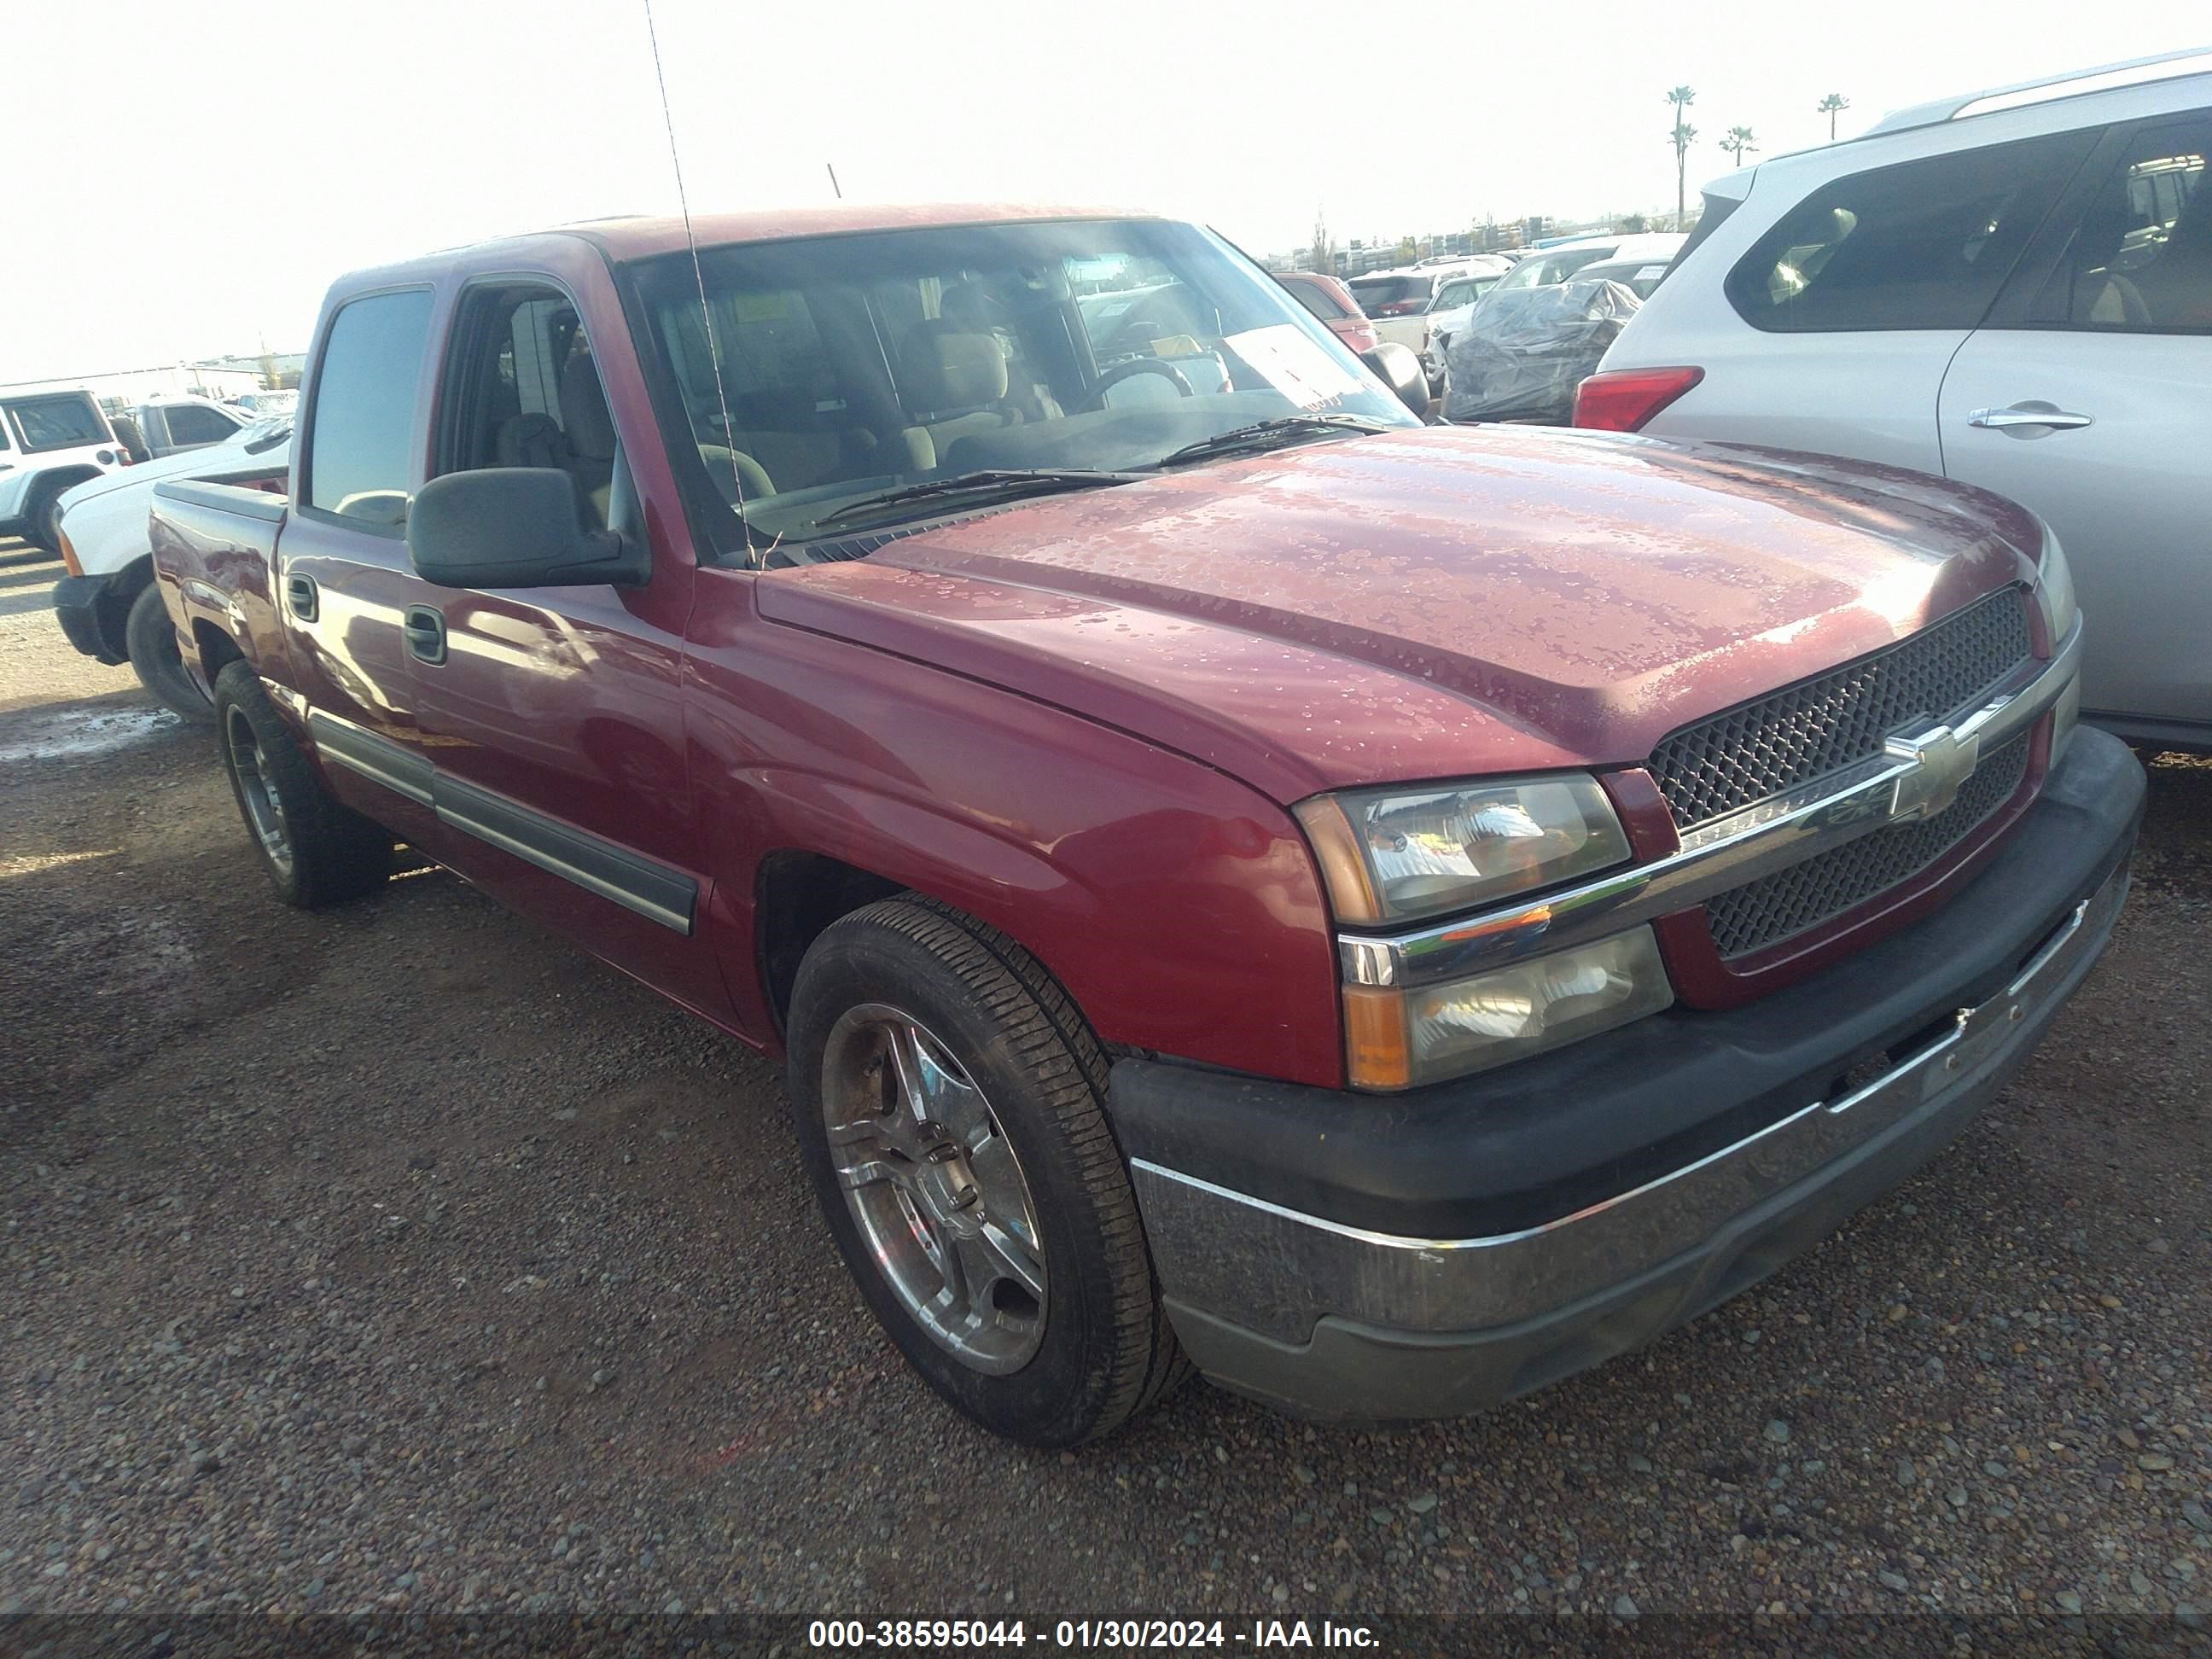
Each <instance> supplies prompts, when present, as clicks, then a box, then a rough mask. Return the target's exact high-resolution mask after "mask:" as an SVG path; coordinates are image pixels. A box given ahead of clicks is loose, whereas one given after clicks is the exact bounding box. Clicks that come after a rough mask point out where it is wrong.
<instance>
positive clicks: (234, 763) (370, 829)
mask: <svg viewBox="0 0 2212 1659" xmlns="http://www.w3.org/2000/svg"><path fill="white" fill-rule="evenodd" d="M215 718H216V726H217V727H218V737H219V740H220V744H221V747H222V766H223V770H224V771H225V772H226V773H227V774H228V775H229V777H230V787H231V793H233V794H234V795H235V796H236V797H237V799H238V810H239V812H240V816H241V817H244V818H245V820H246V829H247V830H248V832H249V833H251V834H252V837H253V844H254V848H255V851H256V852H257V853H258V854H259V855H260V859H261V866H262V868H263V869H264V870H265V871H266V872H268V875H269V880H270V884H271V885H272V886H274V887H275V888H276V894H277V896H278V897H280V898H282V899H283V901H284V902H286V903H287V904H290V905H295V906H297V907H298V908H300V909H302V910H315V909H319V908H322V907H323V906H324V905H326V904H337V903H339V902H343V901H344V900H346V899H349V898H358V897H360V896H362V894H363V893H368V892H372V891H374V890H375V889H377V888H379V887H380V886H382V885H383V884H384V881H385V878H386V877H387V876H389V875H390V874H391V873H392V835H391V832H390V831H389V830H386V829H384V828H383V827H382V826H380V825H379V824H375V823H371V822H370V821H369V820H368V819H367V818H365V817H362V816H361V814H360V813H358V812H356V811H352V810H351V809H350V808H349V807H346V806H344V805H341V804H340V803H339V801H338V799H337V797H336V796H335V795H333V794H331V792H330V791H329V790H328V789H325V787H323V782H322V780H321V779H320V778H318V777H317V776H316V775H315V771H314V769H313V767H312V766H310V765H309V764H308V763H307V755H306V754H305V753H304V752H303V751H302V750H301V748H300V745H299V744H298V742H297V741H296V740H295V738H293V736H292V731H291V728H290V727H289V726H286V725H285V724H284V720H283V716H282V715H280V714H277V712H276V706H275V705H274V704H272V703H271V702H270V701H269V694H268V693H267V692H266V691H264V690H262V689H261V680H260V677H259V676H258V675H257V674H256V673H255V672H254V671H253V665H252V664H251V663H248V662H243V661H240V662H234V663H232V664H230V665H228V667H226V668H224V670H223V671H222V672H221V673H220V674H218V675H216V680H215Z"/></svg>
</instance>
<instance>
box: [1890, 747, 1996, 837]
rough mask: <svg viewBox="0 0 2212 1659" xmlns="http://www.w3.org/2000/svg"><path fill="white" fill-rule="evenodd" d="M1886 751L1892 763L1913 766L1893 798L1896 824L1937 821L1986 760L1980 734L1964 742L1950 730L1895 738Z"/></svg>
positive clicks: (1892, 805) (1891, 807)
mask: <svg viewBox="0 0 2212 1659" xmlns="http://www.w3.org/2000/svg"><path fill="white" fill-rule="evenodd" d="M1882 747H1883V748H1884V749H1885V750H1887V751H1888V754H1889V756H1890V758H1891V759H1893V760H1897V761H1910V762H1911V767H1910V769H1908V770H1907V771H1906V772H1905V775H1903V776H1902V777H1900V778H1899V779H1898V781H1897V784H1896V787H1895V789H1894V790H1893V793H1891V795H1890V800H1889V821H1890V822H1891V823H1906V822H1908V821H1910V820H1911V819H1913V818H1932V817H1935V816H1936V814H1937V813H1938V812H1940V811H1942V810H1943V809H1944V808H1945V807H1947V806H1948V805H1950V804H1951V803H1952V802H1953V801H1954V800H1956V799H1958V798H1959V790H1960V787H1961V786H1963V785H1964V784H1965V783H1966V780H1967V779H1968V778H1971V777H1972V776H1973V775H1974V768H1975V767H1976V766H1977V765H1978V764H1979V763H1980V761H1981V758H1982V738H1981V733H1980V732H1975V733H1974V734H1973V735H1972V736H1971V737H1965V738H1962V737H1960V735H1959V734H1958V733H1957V732H1954V731H1953V730H1952V729H1951V728H1950V727H1949V726H1937V727H1936V728H1935V729H1934V730H1933V731H1930V732H1913V733H1911V734H1907V735H1899V736H1898V737H1893V738H1889V739H1887V741H1886V742H1885V743H1884V744H1882Z"/></svg>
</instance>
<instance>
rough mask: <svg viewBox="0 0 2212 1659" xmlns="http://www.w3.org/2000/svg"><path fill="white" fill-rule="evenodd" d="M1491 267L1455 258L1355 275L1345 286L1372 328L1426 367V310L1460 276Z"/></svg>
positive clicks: (1427, 351) (1485, 272)
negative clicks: (1372, 321) (1370, 321)
mask: <svg viewBox="0 0 2212 1659" xmlns="http://www.w3.org/2000/svg"><path fill="white" fill-rule="evenodd" d="M1490 270H1491V267H1490V266H1489V265H1488V264H1484V265H1483V266H1481V267H1480V268H1477V267H1474V266H1472V265H1470V264H1468V263H1467V262H1465V261H1455V262H1454V263H1453V264H1449V265H1431V266H1414V267H1410V268H1408V269H1406V270H1377V271H1370V273H1369V274H1368V275H1366V276H1354V277H1353V278H1352V280H1351V281H1350V282H1349V283H1346V287H1347V288H1349V289H1351V290H1352V298H1353V299H1355V300H1357V301H1358V302H1359V308H1360V309H1361V310H1362V311H1364V312H1365V313H1367V315H1368V316H1369V317H1370V318H1372V319H1374V322H1375V331H1376V333H1377V334H1378V335H1380V336H1381V337H1383V339H1385V340H1389V341H1391V342H1394V343H1396V344H1399V345H1401V346H1404V347H1405V348H1406V349H1407V350H1408V351H1411V352H1412V353H1413V355H1414V356H1417V357H1419V359H1420V360H1421V364H1422V367H1423V368H1428V367H1429V364H1430V351H1429V311H1430V307H1432V306H1433V305H1434V304H1435V303H1436V301H1437V295H1439V294H1441V293H1443V290H1444V289H1445V288H1447V287H1448V286H1450V285H1452V284H1453V283H1455V282H1457V281H1459V280H1460V279H1462V278H1463V277H1467V276H1475V275H1478V274H1480V275H1488V274H1490Z"/></svg>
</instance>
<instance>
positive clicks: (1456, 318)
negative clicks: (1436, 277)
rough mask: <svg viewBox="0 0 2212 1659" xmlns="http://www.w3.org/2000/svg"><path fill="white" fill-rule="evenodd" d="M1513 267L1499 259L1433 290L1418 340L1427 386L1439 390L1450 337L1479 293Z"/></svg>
mask: <svg viewBox="0 0 2212 1659" xmlns="http://www.w3.org/2000/svg"><path fill="white" fill-rule="evenodd" d="M1512 269H1513V266H1512V264H1511V262H1510V260H1504V259H1500V260H1498V263H1497V265H1496V267H1495V268H1494V269H1486V270H1474V271H1462V272H1461V273H1459V274H1458V275H1455V276H1453V278H1452V279H1451V280H1450V281H1449V282H1448V283H1442V284H1440V285H1439V286H1438V287H1437V293H1436V297H1435V298H1434V299H1432V300H1431V301H1429V308H1428V311H1427V312H1426V313H1425V316H1424V320H1425V323H1426V325H1427V328H1426V335H1425V338H1424V339H1423V341H1422V343H1421V352H1420V356H1421V367H1422V368H1424V369H1425V370H1427V371H1428V376H1429V385H1430V386H1431V387H1432V388H1436V389H1441V388H1442V387H1443V382H1444V354H1445V352H1446V351H1447V350H1448V349H1449V348H1450V345H1451V337H1452V336H1453V335H1454V334H1455V333H1457V332H1458V331H1460V330H1461V329H1462V328H1464V327H1465V326H1466V325H1467V319H1468V317H1469V316H1471V315H1472V314H1473V313H1474V307H1475V306H1476V305H1477V304H1478V303H1480V301H1481V299H1482V296H1483V295H1486V294H1487V293H1489V292H1490V290H1491V289H1493V288H1496V287H1497V286H1498V283H1500V282H1501V281H1502V280H1504V276H1505V273H1506V272H1507V271H1509V270H1512Z"/></svg>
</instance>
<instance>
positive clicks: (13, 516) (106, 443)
mask: <svg viewBox="0 0 2212 1659" xmlns="http://www.w3.org/2000/svg"><path fill="white" fill-rule="evenodd" d="M124 465H128V463H127V461H126V460H125V457H124V453H123V446H122V445H121V444H119V443H118V442H117V441H116V440H115V433H114V430H113V428H111V427H110V426H109V425H108V424H107V417H106V416H105V415H102V414H101V413H100V405H99V404H97V403H95V402H94V400H93V396H92V393H90V392H87V391H84V390H83V389H82V388H81V387H76V388H64V389H62V390H59V391H41V392H4V393H0V536H21V537H22V538H25V539H26V540H27V541H32V542H35V543H37V544H39V545H40V547H43V548H45V549H46V551H47V552H49V553H58V552H59V551H60V550H61V543H60V540H59V532H58V530H57V527H56V522H55V521H56V520H57V518H58V516H59V503H60V501H61V498H62V493H63V492H64V490H66V489H69V488H70V486H71V485H72V484H79V483H84V482H85V481H86V480H87V479H88V478H96V477H100V474H102V473H104V472H112V471H114V470H115V469H116V468H117V467H119V466H124ZM142 528H143V526H142Z"/></svg>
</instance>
